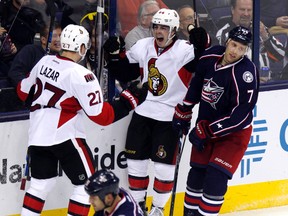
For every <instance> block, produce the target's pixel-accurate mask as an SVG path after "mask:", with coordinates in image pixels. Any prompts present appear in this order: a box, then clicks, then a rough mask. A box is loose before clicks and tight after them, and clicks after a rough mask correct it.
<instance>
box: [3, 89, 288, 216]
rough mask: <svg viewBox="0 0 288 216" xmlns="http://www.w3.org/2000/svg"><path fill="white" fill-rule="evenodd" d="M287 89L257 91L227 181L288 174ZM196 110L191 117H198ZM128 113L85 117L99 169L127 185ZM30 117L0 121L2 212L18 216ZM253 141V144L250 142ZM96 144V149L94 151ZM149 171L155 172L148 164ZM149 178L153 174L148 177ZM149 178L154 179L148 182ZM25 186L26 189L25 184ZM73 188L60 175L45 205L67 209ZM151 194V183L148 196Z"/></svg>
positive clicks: (181, 182)
mask: <svg viewBox="0 0 288 216" xmlns="http://www.w3.org/2000/svg"><path fill="white" fill-rule="evenodd" d="M287 95H288V90H279V91H271V92H261V93H260V96H259V100H258V103H257V108H256V109H255V112H254V113H255V117H254V123H253V126H254V131H253V134H252V137H251V140H252V142H253V143H252V142H251V143H250V146H249V148H248V150H247V155H245V156H244V159H243V161H242V165H240V166H239V167H238V170H237V172H236V173H235V175H234V178H233V180H232V181H230V183H229V184H230V185H240V184H251V183H257V182H266V181H276V180H282V179H287V178H288V168H287V164H288V131H287V127H288V109H287V107H288V101H287V99H286V98H287ZM196 109H197V108H195V109H194V113H193V116H194V119H193V123H192V125H193V124H194V121H195V118H196V116H197V110H196ZM130 119H131V115H129V116H127V117H126V118H124V119H123V120H121V121H119V122H116V123H115V124H113V125H110V126H107V127H100V126H97V125H95V124H93V123H92V122H91V121H89V120H88V119H86V120H85V121H87V134H88V137H87V142H88V144H89V146H90V147H91V149H92V152H93V155H95V159H96V161H98V164H99V166H100V168H103V167H101V164H102V166H104V167H106V168H112V170H114V171H115V173H116V174H117V175H118V176H119V177H120V179H121V185H122V186H123V187H124V188H127V170H126V169H125V166H126V162H125V158H123V150H124V143H125V137H126V132H127V127H128V123H129V121H130ZM28 127H29V120H25V121H15V122H7V123H0V131H1V132H0V139H1V144H0V149H1V151H0V181H1V184H0V201H1V202H0V216H2V215H8V214H19V213H20V209H21V206H22V199H23V196H24V192H23V191H20V189H19V188H20V180H21V175H23V172H24V169H23V167H24V165H25V156H26V149H27V140H28V134H27V133H28V132H27V131H28ZM252 144H253V146H252ZM190 147H191V145H190V143H189V141H188V139H187V140H186V144H185V149H184V153H183V157H182V160H181V164H180V171H179V177H178V186H177V190H178V192H183V191H185V184H186V177H187V173H188V171H189V157H190ZM96 148H98V149H96ZM150 174H151V176H153V171H152V169H151V167H150ZM151 180H152V178H151ZM150 182H152V181H150ZM28 186H29V183H28V185H27V186H26V188H28ZM71 191H72V186H71V185H70V182H69V180H68V179H67V177H66V176H64V177H63V176H62V177H60V178H59V181H58V183H57V185H56V187H55V188H54V189H53V191H52V192H51V193H50V195H49V196H48V199H47V201H46V204H45V207H44V209H46V210H47V209H58V208H66V207H67V203H68V199H69V196H70V194H71ZM149 194H151V185H150V187H149V191H148V196H149Z"/></svg>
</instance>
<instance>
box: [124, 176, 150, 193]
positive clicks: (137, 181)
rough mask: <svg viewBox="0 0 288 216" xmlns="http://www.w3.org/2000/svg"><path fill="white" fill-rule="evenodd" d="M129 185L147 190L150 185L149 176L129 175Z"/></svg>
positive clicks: (136, 188)
mask: <svg viewBox="0 0 288 216" xmlns="http://www.w3.org/2000/svg"><path fill="white" fill-rule="evenodd" d="M128 182H129V187H130V189H132V190H139V189H140V190H146V189H147V188H148V185H149V176H145V177H136V176H132V175H128Z"/></svg>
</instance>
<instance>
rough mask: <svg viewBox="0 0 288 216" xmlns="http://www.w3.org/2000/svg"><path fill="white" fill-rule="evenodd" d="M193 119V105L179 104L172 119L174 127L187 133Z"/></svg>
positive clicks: (182, 132)
mask: <svg viewBox="0 0 288 216" xmlns="http://www.w3.org/2000/svg"><path fill="white" fill-rule="evenodd" d="M191 119H192V106H187V105H185V104H184V105H182V104H177V106H176V107H175V112H174V116H173V120H172V125H173V128H174V129H176V130H177V131H178V132H180V133H181V134H184V135H186V134H187V133H188V131H189V129H190V125H191Z"/></svg>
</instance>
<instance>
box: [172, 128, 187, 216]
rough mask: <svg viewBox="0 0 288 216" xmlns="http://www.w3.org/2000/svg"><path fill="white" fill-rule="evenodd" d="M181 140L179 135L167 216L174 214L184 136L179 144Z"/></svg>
mask: <svg viewBox="0 0 288 216" xmlns="http://www.w3.org/2000/svg"><path fill="white" fill-rule="evenodd" d="M181 138H182V133H180V134H179V141H178V154H177V158H176V164H175V172H174V185H173V188H172V193H171V205H170V213H169V216H173V212H174V204H175V197H176V189H177V180H178V172H179V165H180V160H181V156H182V153H183V149H184V146H185V141H186V135H185V136H184V138H183V142H181Z"/></svg>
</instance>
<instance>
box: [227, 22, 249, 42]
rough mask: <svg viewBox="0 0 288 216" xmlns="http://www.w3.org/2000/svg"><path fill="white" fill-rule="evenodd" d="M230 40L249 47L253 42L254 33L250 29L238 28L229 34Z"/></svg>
mask: <svg viewBox="0 0 288 216" xmlns="http://www.w3.org/2000/svg"><path fill="white" fill-rule="evenodd" d="M228 38H231V39H232V40H234V41H237V42H239V43H242V44H244V45H246V46H247V45H249V44H250V43H251V41H252V33H251V31H250V30H249V29H248V28H245V27H243V26H237V27H235V28H233V29H232V30H231V31H230V32H229V37H228Z"/></svg>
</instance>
